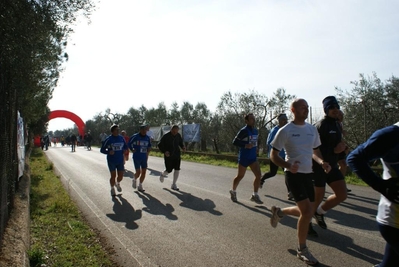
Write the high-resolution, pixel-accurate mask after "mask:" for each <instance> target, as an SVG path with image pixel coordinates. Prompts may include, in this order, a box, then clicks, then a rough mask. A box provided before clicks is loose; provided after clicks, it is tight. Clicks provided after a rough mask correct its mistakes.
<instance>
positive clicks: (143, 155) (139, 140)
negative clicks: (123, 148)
mask: <svg viewBox="0 0 399 267" xmlns="http://www.w3.org/2000/svg"><path fill="white" fill-rule="evenodd" d="M128 147H129V149H130V150H131V151H132V153H133V157H132V158H133V165H134V168H135V169H136V173H135V174H134V178H133V181H132V186H133V188H134V189H136V187H137V190H138V191H140V192H144V191H145V190H144V188H143V182H144V179H145V175H146V172H147V167H148V163H147V162H148V155H149V153H150V150H151V140H150V137H148V135H147V126H146V125H142V126H140V131H139V132H138V133H136V134H134V135H133V136H132V137H130V140H129V145H128ZM137 181H138V182H139V184H138V186H137Z"/></svg>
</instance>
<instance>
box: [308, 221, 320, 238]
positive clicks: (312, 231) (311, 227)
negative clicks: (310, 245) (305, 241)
mask: <svg viewBox="0 0 399 267" xmlns="http://www.w3.org/2000/svg"><path fill="white" fill-rule="evenodd" d="M308 236H313V237H318V236H319V234H318V233H317V232H316V231H315V230H314V229H313V225H312V223H309V229H308Z"/></svg>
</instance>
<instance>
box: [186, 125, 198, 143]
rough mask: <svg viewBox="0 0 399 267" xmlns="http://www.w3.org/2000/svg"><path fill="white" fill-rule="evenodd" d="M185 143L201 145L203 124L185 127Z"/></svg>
mask: <svg viewBox="0 0 399 267" xmlns="http://www.w3.org/2000/svg"><path fill="white" fill-rule="evenodd" d="M183 141H184V142H188V143H194V142H196V143H199V142H200V141H201V124H186V125H183Z"/></svg>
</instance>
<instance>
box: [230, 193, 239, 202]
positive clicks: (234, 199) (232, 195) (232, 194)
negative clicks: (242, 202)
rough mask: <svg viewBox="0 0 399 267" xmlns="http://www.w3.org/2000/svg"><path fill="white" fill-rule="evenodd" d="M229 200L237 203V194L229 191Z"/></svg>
mask: <svg viewBox="0 0 399 267" xmlns="http://www.w3.org/2000/svg"><path fill="white" fill-rule="evenodd" d="M230 198H231V200H232V201H233V202H238V201H237V193H236V192H234V191H233V190H230Z"/></svg>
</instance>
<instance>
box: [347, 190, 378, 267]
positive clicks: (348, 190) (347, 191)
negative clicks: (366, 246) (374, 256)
mask: <svg viewBox="0 0 399 267" xmlns="http://www.w3.org/2000/svg"><path fill="white" fill-rule="evenodd" d="M346 192H348V193H349V192H352V189H349V188H346ZM376 266H377V265H376Z"/></svg>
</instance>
